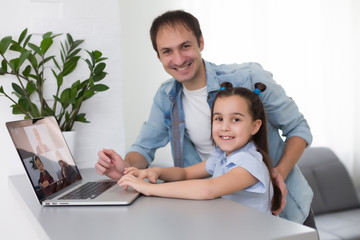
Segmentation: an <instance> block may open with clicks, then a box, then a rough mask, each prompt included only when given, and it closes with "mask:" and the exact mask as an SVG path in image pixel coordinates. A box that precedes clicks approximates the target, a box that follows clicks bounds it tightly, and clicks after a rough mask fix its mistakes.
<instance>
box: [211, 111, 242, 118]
mask: <svg viewBox="0 0 360 240" xmlns="http://www.w3.org/2000/svg"><path fill="white" fill-rule="evenodd" d="M213 115H214V116H215V115H222V114H221V113H218V112H214V114H213ZM231 115H239V116H242V117H245V114H242V113H239V112H233V113H231Z"/></svg>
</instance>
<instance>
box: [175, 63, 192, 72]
mask: <svg viewBox="0 0 360 240" xmlns="http://www.w3.org/2000/svg"><path fill="white" fill-rule="evenodd" d="M189 66H190V64H188V65H186V66H184V67H182V68H177V70H179V71H184V70H185V69H187V68H188V67H189Z"/></svg>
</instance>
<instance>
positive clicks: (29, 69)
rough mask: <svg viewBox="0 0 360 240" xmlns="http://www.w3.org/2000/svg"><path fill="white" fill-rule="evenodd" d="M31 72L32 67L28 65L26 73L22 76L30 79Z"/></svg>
mask: <svg viewBox="0 0 360 240" xmlns="http://www.w3.org/2000/svg"><path fill="white" fill-rule="evenodd" d="M30 72H31V67H30V65H27V66H26V68H25V69H24V71H23V72H22V74H23V75H24V77H28V76H29V74H30Z"/></svg>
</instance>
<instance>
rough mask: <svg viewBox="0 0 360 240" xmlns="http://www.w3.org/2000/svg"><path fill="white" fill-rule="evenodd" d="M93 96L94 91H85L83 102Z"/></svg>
mask: <svg viewBox="0 0 360 240" xmlns="http://www.w3.org/2000/svg"><path fill="white" fill-rule="evenodd" d="M94 95H95V93H94V91H92V90H87V91H86V92H85V93H84V97H85V99H84V100H86V99H89V98H91V97H92V96H94Z"/></svg>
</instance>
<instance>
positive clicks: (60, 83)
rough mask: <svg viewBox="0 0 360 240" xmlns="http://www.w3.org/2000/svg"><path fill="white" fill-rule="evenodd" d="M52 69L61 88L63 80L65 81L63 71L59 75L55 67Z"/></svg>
mask: <svg viewBox="0 0 360 240" xmlns="http://www.w3.org/2000/svg"><path fill="white" fill-rule="evenodd" d="M51 71H52V73H53V74H54V76H55V78H56V82H57V86H58V88H60V87H61V85H62V84H63V81H64V78H63V75H62V73H59V75H57V74H56V73H55V71H54V70H53V69H51Z"/></svg>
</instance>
